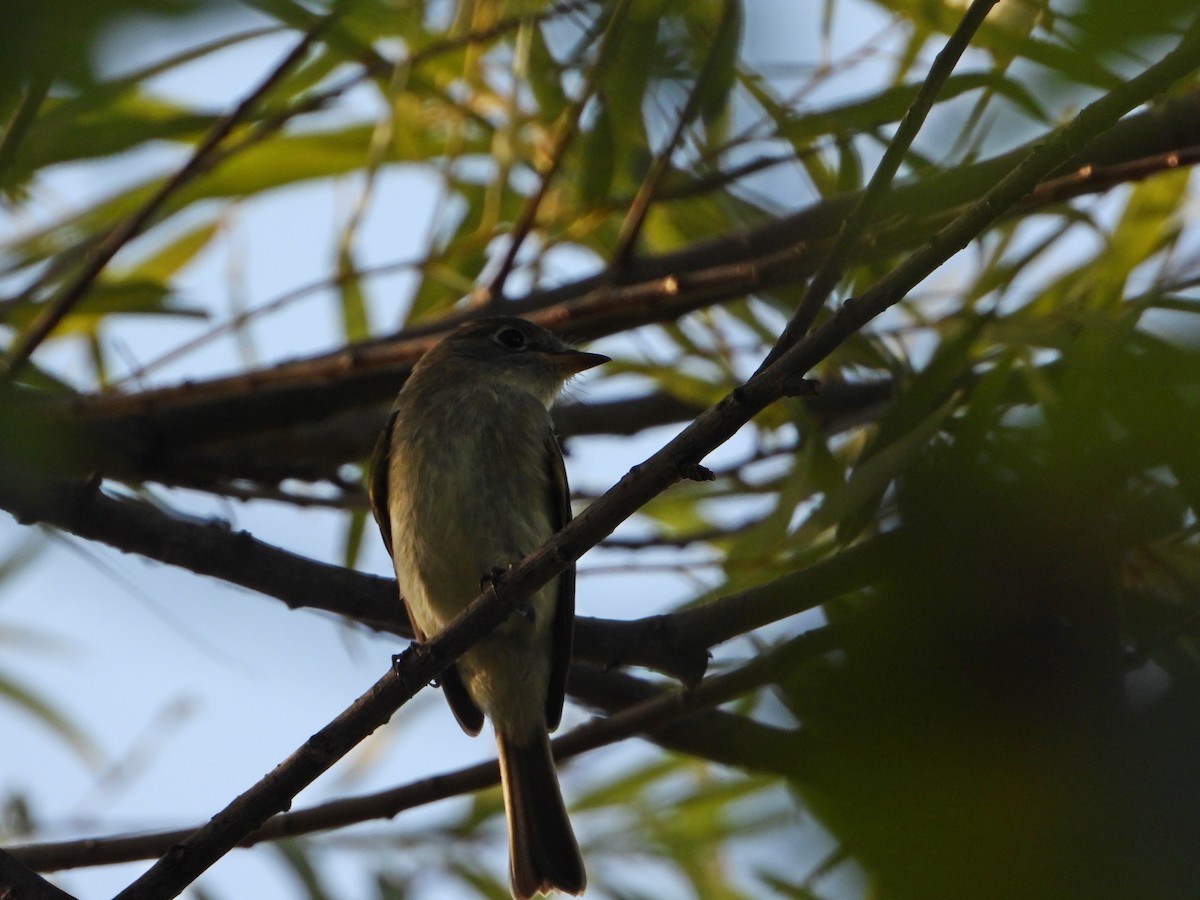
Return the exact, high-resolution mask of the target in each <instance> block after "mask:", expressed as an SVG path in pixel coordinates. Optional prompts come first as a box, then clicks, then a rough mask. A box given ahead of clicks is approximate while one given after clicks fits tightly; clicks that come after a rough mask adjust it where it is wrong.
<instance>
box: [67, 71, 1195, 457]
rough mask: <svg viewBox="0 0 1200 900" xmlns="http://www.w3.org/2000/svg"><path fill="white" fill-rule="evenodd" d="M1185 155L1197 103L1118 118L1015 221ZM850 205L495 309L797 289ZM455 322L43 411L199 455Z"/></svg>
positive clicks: (381, 395)
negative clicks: (786, 284) (784, 284)
mask: <svg viewBox="0 0 1200 900" xmlns="http://www.w3.org/2000/svg"><path fill="white" fill-rule="evenodd" d="M1041 140H1044V139H1039V141H1038V142H1035V143H1034V144H1029V145H1026V146H1025V147H1022V148H1018V149H1017V150H1014V151H1011V152H1009V153H1005V154H1003V155H1001V156H998V157H995V158H993V159H991V160H987V161H985V162H981V163H976V164H973V165H970V166H964V167H962V168H961V169H955V170H951V171H947V172H943V173H939V174H937V175H934V176H931V177H929V178H926V179H923V180H921V181H917V182H910V183H907V184H901V185H897V186H895V187H894V188H893V189H892V191H891V193H890V194H889V195H888V196H887V197H886V198H885V199H884V200H883V202H882V203H881V206H880V208H879V210H878V216H877V220H876V221H880V222H890V223H891V224H890V225H889V226H888V227H886V228H878V229H877V230H876V231H873V232H869V233H868V234H866V235H865V236H864V239H863V241H862V245H861V246H860V247H859V249H858V251H857V253H856V256H855V259H858V260H868V259H873V258H880V257H882V256H883V255H884V254H885V253H886V254H890V253H895V252H897V251H899V250H901V249H903V248H906V247H913V246H916V245H919V244H920V243H922V242H923V241H925V240H927V235H928V234H929V233H930V231H929V229H930V223H937V222H944V221H945V220H946V216H947V215H948V214H949V213H951V212H952V211H954V210H955V209H958V208H960V207H962V206H963V204H968V203H971V202H973V201H975V200H976V199H978V197H980V196H982V195H983V194H984V193H985V192H986V191H987V189H988V188H990V187H992V186H993V185H995V184H996V183H997V182H999V181H1000V180H1001V179H1002V178H1003V177H1004V176H1005V175H1006V174H1007V173H1008V172H1010V171H1012V170H1013V169H1014V168H1015V167H1016V166H1018V165H1019V164H1020V161H1021V160H1022V159H1025V158H1026V157H1027V156H1028V155H1029V153H1030V152H1031V148H1032V147H1033V146H1036V144H1037V143H1040V142H1041ZM1195 146H1200V94H1197V92H1190V93H1187V94H1184V95H1181V96H1179V97H1174V98H1170V99H1168V100H1166V101H1164V102H1163V103H1161V104H1158V105H1156V106H1155V107H1154V108H1153V109H1151V110H1149V111H1147V112H1144V113H1139V114H1138V115H1134V116H1130V117H1128V118H1126V119H1125V120H1124V121H1121V122H1120V123H1118V124H1116V125H1115V126H1114V127H1112V128H1111V129H1109V130H1108V131H1107V132H1105V133H1104V134H1103V136H1102V137H1096V138H1094V139H1093V140H1091V141H1090V142H1088V143H1087V145H1086V147H1085V148H1084V149H1083V150H1082V151H1079V152H1075V153H1073V154H1069V157H1070V158H1069V159H1066V160H1065V161H1064V162H1062V163H1061V164H1060V165H1059V166H1057V167H1056V169H1054V170H1052V171H1050V172H1047V173H1046V175H1045V176H1044V177H1045V179H1046V180H1047V181H1049V182H1050V183H1051V184H1052V185H1054V186H1055V190H1053V191H1052V190H1050V189H1049V188H1043V189H1039V190H1038V191H1037V192H1036V193H1034V194H1033V196H1032V197H1031V198H1030V199H1029V200H1028V201H1025V202H1026V204H1027V205H1024V206H1022V209H1023V210H1025V211H1028V210H1029V209H1030V208H1044V207H1046V206H1049V205H1052V204H1053V203H1056V202H1061V200H1062V199H1064V198H1065V197H1067V196H1077V195H1079V194H1082V193H1086V192H1089V191H1097V190H1106V189H1108V188H1109V187H1111V186H1112V184H1113V183H1114V181H1113V173H1122V172H1124V173H1125V174H1126V175H1127V176H1128V177H1130V178H1136V177H1143V176H1144V174H1145V171H1146V169H1145V167H1144V162H1143V161H1145V160H1160V161H1161V160H1162V159H1163V158H1165V156H1164V155H1167V154H1170V153H1173V152H1174V153H1179V154H1180V156H1179V159H1180V161H1181V164H1186V163H1190V162H1194V161H1195V159H1194V157H1193V155H1191V154H1190V153H1189V152H1188V148H1192V147H1195ZM1160 164H1161V163H1160ZM1123 166H1132V167H1133V168H1132V169H1122V168H1121V167H1123ZM1101 173H1105V174H1107V176H1108V177H1102V174H1101ZM1068 188H1069V193H1068ZM859 196H860V194H857V193H854V194H845V195H841V196H838V197H834V198H830V199H828V200H824V201H821V202H819V203H816V204H814V205H812V206H810V207H808V208H807V209H805V210H802V211H801V212H798V213H796V214H794V215H792V216H788V217H785V218H783V219H780V220H778V221H776V222H772V223H770V224H768V225H765V226H763V227H760V228H757V229H754V230H751V231H748V232H745V233H743V234H738V235H733V236H729V237H724V238H719V239H715V240H711V241H704V242H700V243H698V244H695V245H693V246H692V247H689V248H687V249H685V250H682V251H678V252H675V253H670V254H665V255H662V256H658V257H649V258H646V257H643V258H639V259H636V260H633V261H631V263H630V267H629V270H628V272H627V280H626V282H625V283H624V284H622V285H620V286H613V285H610V284H608V281H607V276H606V275H603V274H600V275H595V276H591V277H588V278H583V279H579V280H577V281H574V282H571V283H569V284H566V285H563V286H561V287H557V288H552V289H545V290H537V291H533V292H531V293H530V294H529V295H527V296H526V297H524V298H522V299H521V300H519V301H512V302H510V303H508V304H506V307H505V309H506V311H509V312H512V313H515V314H522V315H528V316H530V317H531V318H533V319H534V320H535V321H538V322H539V324H543V325H548V326H551V327H554V328H557V329H558V330H564V329H565V330H568V331H570V332H571V333H572V334H573V335H574V336H577V337H582V338H595V337H600V336H603V335H607V334H612V333H615V332H618V331H621V330H622V329H624V328H627V327H632V326H634V325H641V324H646V323H647V322H651V321H659V320H665V319H669V318H674V317H676V316H678V315H680V314H681V313H682V312H683V311H685V310H690V309H696V308H699V307H701V306H704V305H707V304H710V303H716V302H720V301H722V300H725V299H728V298H730V297H735V296H741V295H742V294H744V293H746V292H747V291H751V290H754V289H755V288H758V287H761V286H763V285H766V284H774V283H778V282H779V281H784V280H788V279H800V278H807V277H809V276H811V275H812V274H813V272H814V271H816V268H817V266H818V265H819V264H820V262H821V259H822V255H823V253H824V252H826V251H827V250H828V243H827V242H828V241H829V240H831V239H832V237H833V235H835V234H836V233H837V229H838V227H839V226H840V223H841V221H842V220H843V219H844V218H845V216H846V215H847V214H848V213H849V211H850V210H851V209H852V208H853V206H854V204H855V203H856V202H857V200H858V197H859ZM1030 204H1031V205H1032V207H1031V206H1030ZM456 321H458V317H452V318H447V319H446V320H444V321H443V322H440V323H438V324H437V325H430V326H422V327H420V328H413V329H410V330H409V331H408V332H406V333H405V334H404V335H403V336H399V337H396V336H392V337H388V338H381V339H374V340H371V341H367V342H364V343H361V344H357V345H353V346H350V347H347V348H344V349H341V350H338V351H335V352H333V353H328V354H323V355H319V356H315V357H311V358H308V359H303V360H297V361H294V362H288V363H283V364H280V365H277V366H273V367H271V368H269V369H264V370H258V371H255V372H248V373H244V374H241V375H236V376H230V377H225V378H216V379H211V380H209V381H204V382H196V383H189V384H184V385H180V386H176V387H168V388H160V389H155V390H150V391H142V392H138V393H136V394H109V395H89V396H81V397H77V398H72V399H70V400H67V401H60V400H57V399H51V398H47V400H46V406H47V407H48V408H50V409H56V410H58V412H59V414H62V415H70V416H74V417H78V418H79V419H80V420H82V421H84V422H87V423H88V424H89V426H90V427H91V428H92V429H94V430H95V432H96V433H97V435H102V436H103V441H115V442H117V446H118V447H119V448H124V450H123V451H122V452H125V453H126V454H127V456H128V457H129V458H134V459H137V458H139V457H140V458H145V459H154V458H155V457H157V456H163V457H169V456H170V454H171V453H172V452H175V451H176V449H177V448H178V447H182V446H187V445H190V444H195V443H197V442H204V441H215V440H220V439H223V438H227V437H237V436H244V435H247V434H253V433H261V432H265V431H269V430H271V429H276V428H283V427H289V426H292V425H295V424H297V423H300V422H311V421H315V420H319V419H322V418H324V417H327V416H329V415H332V414H335V413H340V412H344V411H345V410H347V409H350V408H353V407H356V406H362V405H365V404H369V403H379V402H383V401H384V400H386V399H389V398H390V397H392V396H393V395H394V394H395V392H396V390H397V389H398V387H399V385H400V383H401V382H402V381H403V378H404V376H405V374H406V373H407V371H408V369H409V368H410V367H411V366H412V364H413V363H414V362H415V361H416V359H417V358H419V356H420V355H421V353H422V352H424V351H425V350H426V349H427V348H428V347H429V346H431V345H432V343H433V342H434V341H435V340H436V339H437V337H439V336H440V334H441V333H443V332H444V331H445V330H446V328H448V327H449V326H450V325H452V324H453V323H454V322H456ZM143 448H145V449H143ZM114 452H116V451H114Z"/></svg>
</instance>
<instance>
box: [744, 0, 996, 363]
mask: <svg viewBox="0 0 1200 900" xmlns="http://www.w3.org/2000/svg"><path fill="white" fill-rule="evenodd" d="M997 2H998V0H973V2H972V3H971V5H970V7H969V8H968V9H967V11H966V13H964V14H963V17H962V21H961V22H959V23H958V27H957V28H955V29H954V33H953V34H952V35H950V39H949V40H948V41H946V45H945V46H944V47H942V49H941V50H940V51H939V52H938V54H937V57H936V58H935V59H934V61H933V64H932V65H931V66H930V67H929V74H928V75H927V76H926V77H925V81H924V82H923V83H922V84H921V88H920V90H918V91H917V95H916V96H915V97H914V98H913V102H912V105H911V106H909V108H908V111H907V112H906V113H905V114H904V118H903V119H902V120H901V121H900V125H899V127H898V128H897V129H896V134H895V136H894V137H893V138H892V140H891V141H890V142H889V143H888V146H887V150H886V151H885V152H884V154H883V159H881V160H880V161H879V166H878V167H877V168H876V169H875V173H874V174H873V175H872V176H871V180H870V182H869V183H868V184H867V187H866V189H865V190H864V191H863V192H862V194H861V195H860V196H859V198H858V202H857V203H856V204H855V205H854V209H852V210H851V211H850V214H849V215H848V216H847V217H846V220H845V221H844V222H843V223H842V227H841V229H840V230H839V232H838V236H837V239H836V240H835V241H834V243H833V247H832V248H831V249H830V251H829V255H828V256H826V257H825V261H824V262H823V263H822V264H821V267H820V268H819V269H817V272H816V274H815V275H813V277H812V280H811V281H810V282H809V283H808V289H807V290H805V292H804V297H803V299H801V301H800V304H799V306H798V307H797V309H796V312H795V314H794V315H793V316H792V318H791V321H789V322H788V323H787V326H786V327H785V328H784V330H783V334H782V335H781V336H780V339H779V341H778V342H777V343H776V344H775V346H774V347H773V348H772V350H771V352H770V353H768V354H767V356H766V358H765V359H764V360H763V362H762V365H761V366H760V367H759V368H760V371H761V370H762V369H764V368H766V367H767V366H769V365H770V364H771V363H773V362H774V361H775V360H776V359H778V358H779V357H780V356H781V355H782V354H783V353H784V352H785V351H786V350H787V349H788V348H789V347H791V346H792V345H793V344H795V343H796V341H797V340H799V339H800V337H801V336H803V335H804V334H806V333H807V332H808V330H809V328H811V327H812V323H813V322H814V321H815V320H816V318H817V314H818V313H819V312H820V311H821V308H822V307H823V306H824V305H825V301H826V300H828V299H829V295H830V294H831V293H833V289H834V287H835V286H836V285H837V283H838V281H840V280H841V277H842V275H843V274H844V273H845V271H846V266H847V265H848V264H849V262H850V258H851V256H852V255H853V253H854V251H855V249H856V246H857V244H858V241H859V239H860V238H861V237H862V235H863V232H864V231H865V229H866V227H867V224H868V223H869V222H870V220H871V217H872V216H874V215H875V212H876V210H877V209H878V208H879V205H880V203H881V202H882V201H883V198H884V197H885V196H887V194H888V192H889V191H890V189H891V186H892V181H893V179H894V178H895V177H896V173H897V172H898V171H899V170H900V165H901V163H903V162H904V157H905V155H906V154H907V153H908V149H909V147H911V146H912V142H913V140H915V139H916V136H917V132H918V131H920V129H921V125H922V124H924V122H925V118H926V116H928V115H929V111H930V110H931V109H932V108H933V103H934V101H935V100H936V99H937V95H938V93H939V92H940V91H941V89H942V87H943V86H944V85H945V83H946V80H947V79H948V78H949V77H950V73H951V72H953V71H954V67H955V66H956V65H957V64H958V60H959V58H960V57H961V56H962V55H963V53H964V52H965V51H966V49H967V47H968V45H969V44H970V42H971V38H972V37H974V36H975V32H976V31H978V30H979V26H980V25H982V24H983V20H984V19H985V18H986V17H987V14H988V13H989V12H991V9H992V7H993V6H995V5H996V3H997Z"/></svg>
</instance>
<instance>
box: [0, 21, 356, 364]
mask: <svg viewBox="0 0 1200 900" xmlns="http://www.w3.org/2000/svg"><path fill="white" fill-rule="evenodd" d="M341 7H342V2H341V0H339V2H337V3H335V4H334V5H333V7H332V8H331V10H330V12H329V13H327V14H326V15H324V16H322V17H321V18H320V19H319V20H318V21H317V22H316V23H315V24H314V25H313V26H312V28H310V29H309V30H308V31H307V32H306V33H305V34H304V36H303V37H302V38H301V39H300V40H299V41H298V42H297V44H296V46H295V47H293V48H292V50H291V52H289V53H288V55H287V56H285V57H284V58H283V60H282V61H281V62H280V63H279V64H278V65H277V66H275V68H274V69H273V70H271V72H270V73H269V74H268V75H267V77H266V78H264V79H263V80H262V82H260V83H259V85H258V87H256V88H255V89H254V90H253V91H251V92H250V93H249V94H247V95H246V96H245V97H244V98H243V99H242V101H241V103H239V104H238V105H237V106H236V107H234V108H233V109H232V110H230V111H229V112H228V113H226V114H225V115H224V116H222V117H221V118H220V119H218V120H217V122H216V123H215V124H214V125H213V127H212V128H211V129H209V132H208V134H206V135H205V136H204V138H203V139H202V140H201V141H200V143H199V144H198V145H197V146H196V149H195V150H194V151H193V152H192V155H191V157H190V158H189V159H188V161H187V162H186V163H184V164H183V166H181V167H180V168H179V169H178V170H177V171H176V172H175V174H174V175H173V176H171V178H169V179H167V180H166V181H165V182H163V184H162V185H161V186H160V187H159V189H158V190H157V191H155V192H154V194H153V196H151V197H150V199H149V200H147V201H146V202H145V203H144V204H143V205H142V207H141V208H140V209H138V210H137V211H136V212H134V213H133V214H132V215H130V216H128V217H127V218H125V219H123V220H122V221H121V222H120V223H119V224H118V225H117V226H116V227H115V228H113V230H112V231H110V232H109V233H108V234H107V235H106V236H105V237H104V239H103V240H101V241H100V242H99V243H98V244H97V245H96V246H95V247H94V248H92V250H91V252H90V253H89V254H88V256H87V258H86V260H85V261H84V263H83V267H82V268H81V269H80V270H79V272H78V273H76V275H75V277H74V278H72V279H71V280H70V281H69V282H68V283H67V284H66V285H65V286H64V287H63V288H62V289H61V290H60V291H59V293H58V295H57V296H56V297H55V298H54V299H53V300H51V301H50V303H49V304H48V305H47V307H46V309H45V310H43V311H42V314H41V315H40V316H38V318H37V319H36V320H34V322H33V324H31V325H30V326H29V329H28V330H27V331H26V332H25V333H24V334H22V335H21V337H20V339H19V340H18V341H17V343H16V346H15V347H14V348H13V350H12V353H11V354H10V355H9V357H8V359H7V360H6V361H5V365H4V369H3V371H2V372H0V377H3V378H7V379H11V378H12V377H13V376H14V375H15V374H16V373H17V371H18V370H19V369H20V368H21V366H22V365H24V363H25V362H26V361H27V360H28V359H29V357H30V356H31V355H32V354H33V351H34V350H36V349H37V348H38V346H39V345H40V344H41V343H42V341H43V340H45V339H46V337H48V336H49V334H50V332H51V331H53V330H54V328H55V326H56V325H58V323H59V322H60V321H62V319H63V317H64V316H66V315H67V313H69V312H70V311H71V308H72V307H73V306H74V305H75V304H76V303H78V302H79V300H80V299H81V298H82V297H83V295H84V294H86V293H87V292H88V290H89V289H90V288H91V286H92V283H93V282H94V281H95V280H96V278H97V277H98V276H99V275H100V273H101V272H102V271H103V270H104V267H105V266H107V265H108V263H109V261H110V260H112V258H113V257H114V256H116V255H117V252H118V251H119V250H120V249H121V248H122V247H124V246H125V245H126V244H127V243H129V241H130V240H132V239H133V238H134V237H136V236H137V235H138V234H139V233H140V232H141V231H142V229H143V228H145V227H146V225H148V224H149V223H150V221H151V220H152V219H153V218H154V217H155V216H156V215H158V213H159V211H160V210H161V209H162V208H163V205H164V204H165V203H166V202H167V200H168V199H169V198H170V197H171V196H173V195H174V194H175V193H177V192H178V191H179V189H180V188H182V187H183V186H184V185H185V184H187V183H188V182H190V181H191V180H192V179H194V178H195V177H196V176H197V175H200V174H201V173H203V172H204V171H206V170H207V169H208V167H209V165H210V163H211V162H212V159H213V157H214V155H215V153H216V151H217V148H218V147H219V146H220V144H221V142H222V141H224V140H225V138H226V137H228V135H229V134H230V132H232V131H233V129H234V127H235V126H237V124H238V123H239V122H241V121H243V120H244V119H245V118H246V117H247V116H248V115H249V114H250V112H251V111H252V110H253V109H254V108H255V107H256V106H258V104H259V103H260V102H261V101H262V99H263V97H265V96H266V95H267V94H268V93H269V92H270V91H271V89H272V88H274V87H275V85H277V84H278V83H279V82H280V81H281V80H282V79H283V77H284V76H285V75H287V74H288V72H290V71H291V70H292V69H293V68H295V66H296V65H297V64H298V63H299V62H300V61H301V60H302V59H303V58H304V57H305V55H306V54H307V53H308V51H309V48H310V47H311V46H312V45H313V43H314V42H315V41H316V40H317V38H318V37H320V35H321V34H322V32H324V31H325V29H326V28H328V27H329V25H330V24H331V23H332V22H333V20H334V19H335V18H337V16H338V15H340V13H341Z"/></svg>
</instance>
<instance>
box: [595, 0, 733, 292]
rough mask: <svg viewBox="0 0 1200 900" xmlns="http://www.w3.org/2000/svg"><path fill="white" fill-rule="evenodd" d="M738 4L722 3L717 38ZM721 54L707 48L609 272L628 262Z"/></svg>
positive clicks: (645, 181)
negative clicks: (652, 203) (689, 91)
mask: <svg viewBox="0 0 1200 900" xmlns="http://www.w3.org/2000/svg"><path fill="white" fill-rule="evenodd" d="M739 3H740V0H725V4H724V10H723V11H722V13H721V21H720V22H719V23H718V24H717V34H721V33H722V32H723V31H724V30H725V29H726V28H728V27H729V23H730V21H731V20H732V18H733V17H734V16H735V15H738V8H739ZM721 50H722V48H721V45H720V43H719V42H717V41H714V42H713V45H712V47H710V48H709V52H708V55H707V56H706V57H705V58H704V66H703V67H702V68H701V69H700V73H699V74H698V75H697V76H696V81H695V83H694V84H693V85H692V90H691V93H689V94H688V98H687V103H686V104H684V107H683V109H682V110H681V111H680V113H679V115H678V116H676V118H675V128H674V129H673V130H672V131H671V136H670V137H669V138H667V142H666V143H665V144H664V145H663V146H662V148H661V149H660V150H659V151H658V153H657V154H656V155H655V157H654V162H653V163H652V164H651V166H650V171H648V172H647V173H646V177H645V178H643V179H642V183H641V184H640V185H638V191H637V194H636V195H635V196H634V198H633V202H632V203H630V204H629V211H628V212H627V213H626V214H625V219H624V220H623V221H622V222H621V230H620V232H618V234H617V243H616V246H615V247H614V248H613V252H612V256H611V257H610V261H609V268H610V269H611V270H615V271H620V270H622V269H624V268H625V266H626V264H627V263H628V262H629V257H630V254H631V253H632V252H633V245H634V244H635V243H636V241H637V238H638V235H639V234H640V233H641V230H642V225H643V223H644V222H645V221H646V214H647V213H648V212H649V211H650V204H651V202H653V200H654V194H655V191H656V190H657V189H658V184H659V182H660V181H661V180H662V177H663V175H664V174H665V173H666V171H667V166H668V165H669V164H670V162H671V156H672V155H673V154H674V153H675V149H676V148H677V147H678V146H679V142H680V141H681V140H682V139H683V132H684V129H685V128H687V126H688V125H689V124H691V122H693V121H694V120H695V118H696V116H697V115H698V114H699V112H700V104H701V102H703V100H704V95H705V92H706V91H707V90H708V89H709V87H710V86H711V83H712V79H713V77H714V74H715V72H716V68H717V62H718V61H719V57H720V53H721Z"/></svg>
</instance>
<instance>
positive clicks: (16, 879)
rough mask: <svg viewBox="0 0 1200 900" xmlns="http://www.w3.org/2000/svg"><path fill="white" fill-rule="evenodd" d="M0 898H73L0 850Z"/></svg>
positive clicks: (56, 899) (52, 899)
mask: <svg viewBox="0 0 1200 900" xmlns="http://www.w3.org/2000/svg"><path fill="white" fill-rule="evenodd" d="M0 900H75V898H74V897H72V896H71V895H70V894H68V893H67V892H66V891H63V890H60V889H59V888H56V887H55V886H54V885H52V884H51V883H50V882H48V881H47V880H46V879H45V878H42V877H41V876H40V875H38V874H37V873H36V872H33V871H31V870H30V869H29V867H28V866H26V865H25V864H24V863H22V862H21V861H20V860H18V859H16V858H15V857H13V856H11V855H10V854H8V853H6V852H4V851H3V850H0Z"/></svg>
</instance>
